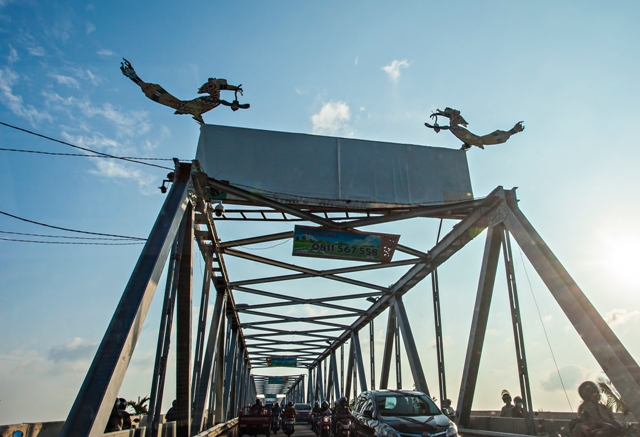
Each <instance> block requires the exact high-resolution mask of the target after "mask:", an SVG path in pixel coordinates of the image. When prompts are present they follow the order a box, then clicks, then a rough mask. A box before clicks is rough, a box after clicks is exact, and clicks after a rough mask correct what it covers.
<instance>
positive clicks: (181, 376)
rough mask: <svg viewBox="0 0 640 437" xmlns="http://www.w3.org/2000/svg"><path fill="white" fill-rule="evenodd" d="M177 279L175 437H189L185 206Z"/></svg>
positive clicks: (189, 263) (189, 253) (189, 288)
mask: <svg viewBox="0 0 640 437" xmlns="http://www.w3.org/2000/svg"><path fill="white" fill-rule="evenodd" d="M183 220H184V222H185V232H184V239H183V241H182V256H181V257H180V276H179V277H178V294H177V297H176V310H177V311H176V313H177V314H176V316H177V317H176V325H177V329H176V331H177V332H176V343H177V345H176V400H177V403H178V405H177V407H176V410H177V419H176V437H189V431H190V428H191V308H192V300H193V208H192V206H191V203H189V204H187V210H186V211H185V215H184V218H183Z"/></svg>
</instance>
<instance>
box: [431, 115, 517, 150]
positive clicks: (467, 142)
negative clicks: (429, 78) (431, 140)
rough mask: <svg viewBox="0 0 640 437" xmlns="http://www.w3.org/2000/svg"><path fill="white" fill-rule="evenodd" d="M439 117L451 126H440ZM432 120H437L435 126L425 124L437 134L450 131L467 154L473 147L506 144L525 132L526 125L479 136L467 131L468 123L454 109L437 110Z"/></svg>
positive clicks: (482, 147)
mask: <svg viewBox="0 0 640 437" xmlns="http://www.w3.org/2000/svg"><path fill="white" fill-rule="evenodd" d="M438 117H446V118H448V119H449V126H440V125H438ZM430 118H432V119H435V122H434V124H432V125H431V124H429V123H425V124H424V125H425V126H427V127H428V128H431V129H433V130H434V131H435V132H436V133H438V132H440V131H441V130H450V131H451V133H452V134H453V135H455V136H456V137H457V138H458V139H459V140H461V141H462V147H461V148H460V150H464V151H465V152H466V151H467V150H469V149H470V148H471V146H476V147H480V148H481V149H484V146H489V145H492V144H501V143H504V142H506V141H507V140H508V139H509V138H511V135H514V134H517V133H518V132H522V131H523V130H524V125H523V124H522V123H523V122H522V121H519V122H518V123H516V125H515V126H513V128H512V129H511V130H508V131H503V130H496V131H493V132H492V133H490V134H487V135H483V136H479V135H476V134H474V133H472V132H469V131H468V130H467V129H465V127H466V126H467V121H466V120H465V119H464V118H462V115H460V111H458V110H457V109H452V108H445V109H444V111H441V110H439V109H437V110H436V112H434V113H433V114H431V116H430ZM463 126H464V127H463Z"/></svg>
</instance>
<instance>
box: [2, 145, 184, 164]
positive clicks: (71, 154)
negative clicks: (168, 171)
mask: <svg viewBox="0 0 640 437" xmlns="http://www.w3.org/2000/svg"><path fill="white" fill-rule="evenodd" d="M0 150H2V151H3V152H21V153H37V154H40V155H54V156H78V157H81V158H111V157H110V156H102V155H87V154H86V153H58V152H42V151H40V150H22V149H6V148H4V147H0ZM120 159H137V160H138V161H173V159H172V158H139V157H137V156H121V157H120Z"/></svg>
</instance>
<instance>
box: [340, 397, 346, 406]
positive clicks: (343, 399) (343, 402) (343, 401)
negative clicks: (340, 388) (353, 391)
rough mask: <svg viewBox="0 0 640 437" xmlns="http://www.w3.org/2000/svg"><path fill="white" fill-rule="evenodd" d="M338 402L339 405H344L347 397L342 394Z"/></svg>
mask: <svg viewBox="0 0 640 437" xmlns="http://www.w3.org/2000/svg"><path fill="white" fill-rule="evenodd" d="M338 402H339V403H340V405H345V404H346V403H347V398H345V397H344V396H342V397H341V398H340V400H339V401H338Z"/></svg>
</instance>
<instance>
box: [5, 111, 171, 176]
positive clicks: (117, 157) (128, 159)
mask: <svg viewBox="0 0 640 437" xmlns="http://www.w3.org/2000/svg"><path fill="white" fill-rule="evenodd" d="M0 125H3V126H6V127H10V128H11V129H15V130H19V131H21V132H25V133H28V134H31V135H35V136H36V137H40V138H44V139H46V140H49V141H53V142H56V143H60V144H64V145H65V146H69V147H73V148H74V149H79V150H84V151H85V152H91V153H95V154H96V155H102V156H104V157H106V158H113V159H121V160H123V161H127V162H133V163H135V164H141V165H148V166H150V167H157V168H162V169H164V170H174V169H173V168H170V167H164V166H162V165H157V164H150V163H148V162H141V161H136V160H134V159H130V158H125V157H121V156H115V155H110V154H108V153H102V152H98V151H96V150H91V149H87V148H86V147H80V146H76V145H75V144H71V143H67V142H66V141H62V140H57V139H55V138H51V137H48V136H46V135H42V134H39V133H36V132H32V131H30V130H27V129H23V128H21V127H17V126H13V125H11V124H8V123H4V122H2V121H0Z"/></svg>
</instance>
